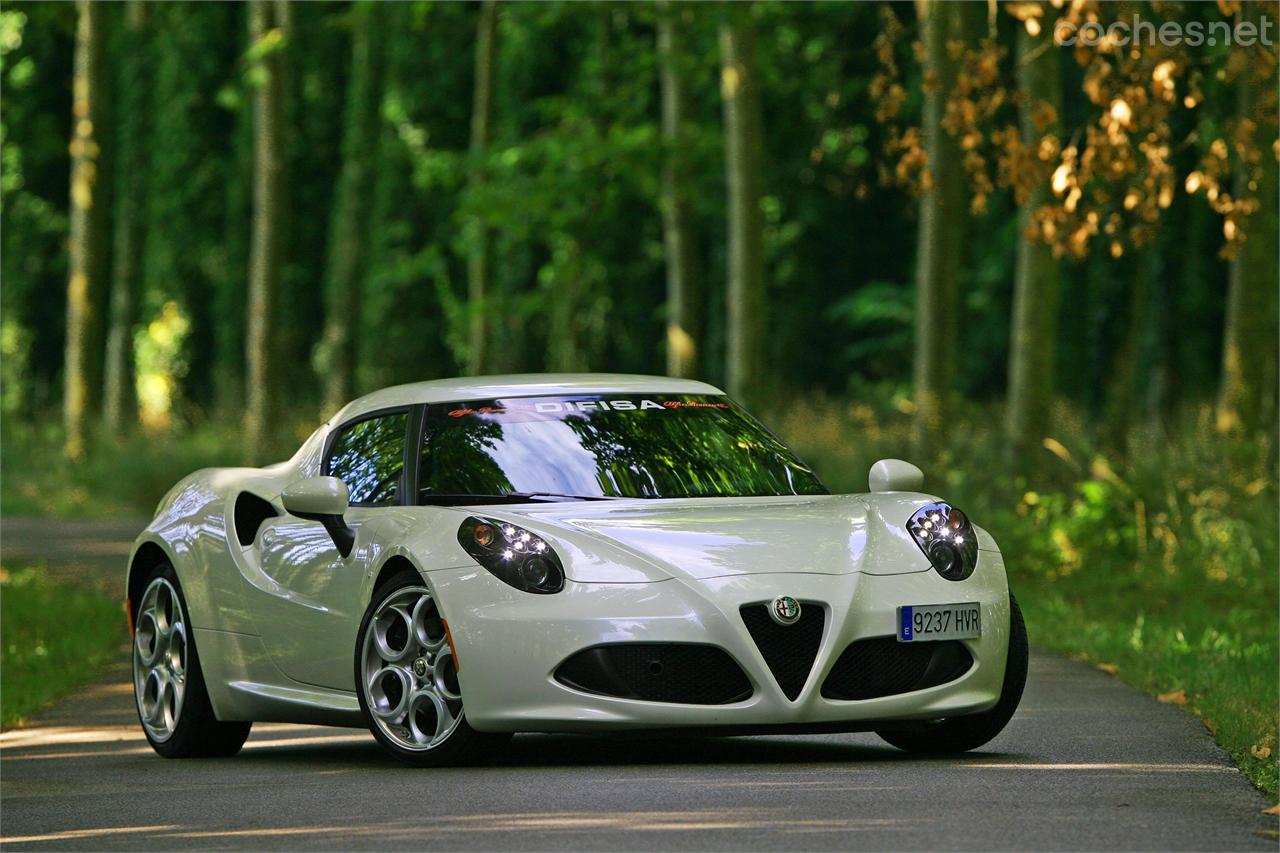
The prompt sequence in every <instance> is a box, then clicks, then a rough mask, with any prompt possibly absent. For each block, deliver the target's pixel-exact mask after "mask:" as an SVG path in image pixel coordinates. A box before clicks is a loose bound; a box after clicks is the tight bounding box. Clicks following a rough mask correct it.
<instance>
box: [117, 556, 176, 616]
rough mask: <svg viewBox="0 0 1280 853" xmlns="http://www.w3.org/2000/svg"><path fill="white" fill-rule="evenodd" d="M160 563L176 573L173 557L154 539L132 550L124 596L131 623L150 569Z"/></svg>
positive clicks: (135, 614)
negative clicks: (168, 566)
mask: <svg viewBox="0 0 1280 853" xmlns="http://www.w3.org/2000/svg"><path fill="white" fill-rule="evenodd" d="M161 563H168V564H169V565H171V566H174V571H177V564H176V563H175V561H174V559H173V555H172V554H170V553H169V551H168V549H167V548H166V547H165V546H164V545H163V544H162V543H160V542H157V541H156V540H154V539H148V540H145V541H143V542H141V543H139V544H138V546H137V547H136V548H134V550H133V555H132V556H131V557H130V558H129V573H128V575H127V577H126V580H125V596H126V600H127V601H128V603H129V620H130V624H132V623H133V618H134V617H135V616H137V611H138V599H140V598H141V597H142V592H143V585H144V584H145V583H146V580H147V576H148V575H149V574H150V573H151V571H152V569H154V568H155V567H156V566H158V565H160V564H161Z"/></svg>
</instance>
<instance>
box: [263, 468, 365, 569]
mask: <svg viewBox="0 0 1280 853" xmlns="http://www.w3.org/2000/svg"><path fill="white" fill-rule="evenodd" d="M280 500H281V501H282V502H283V503H284V508H285V511H286V512H288V513H289V514H290V515H296V516H297V517H298V518H305V519H307V520H308V521H318V522H320V523H321V524H323V525H324V529H325V530H326V531H328V533H329V538H331V539H332V540H333V544H334V546H336V547H337V549H338V553H339V554H341V555H342V556H343V557H344V558H345V557H348V556H350V554H351V549H352V548H353V547H355V544H356V534H355V531H354V530H352V529H351V528H350V527H348V526H347V522H346V520H345V519H344V518H343V517H342V514H343V513H345V512H346V511H347V507H348V506H350V500H349V497H348V494H347V484H346V483H344V482H342V481H341V480H339V479H338V478H337V477H308V478H307V479H305V480H299V481H297V482H296V483H293V484H292V485H290V486H289V487H288V488H286V489H285V490H284V492H282V493H281V495H280Z"/></svg>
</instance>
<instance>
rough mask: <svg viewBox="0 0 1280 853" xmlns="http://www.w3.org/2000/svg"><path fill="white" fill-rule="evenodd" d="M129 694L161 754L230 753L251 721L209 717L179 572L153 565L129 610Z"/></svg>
mask: <svg viewBox="0 0 1280 853" xmlns="http://www.w3.org/2000/svg"><path fill="white" fill-rule="evenodd" d="M133 624H134V630H133V695H134V699H135V701H136V704H137V708H138V720H139V721H140V722H141V723H142V730H143V731H144V732H145V733H146V735H147V741H148V742H149V743H150V744H151V748H152V749H154V750H155V751H156V752H158V753H160V754H161V755H163V756H164V757H165V758H208V757H215V756H227V755H235V754H236V753H237V752H239V751H240V747H241V746H243V745H244V741H245V738H247V737H248V736H249V728H250V726H251V725H252V723H224V722H220V721H219V720H218V718H217V717H215V716H214V713H213V706H212V705H211V704H210V703H209V693H208V691H207V690H206V689H205V683H204V675H203V673H202V672H201V670H200V656H199V655H198V654H196V644H195V637H194V636H193V632H192V630H191V621H190V619H189V617H188V614H187V607H186V603H185V602H184V601H183V599H182V587H181V586H180V585H179V583H178V575H177V574H176V573H175V572H174V571H173V567H172V566H170V565H169V564H168V563H162V564H160V565H159V566H157V567H156V568H155V569H154V570H153V571H152V573H151V576H150V577H149V578H148V579H147V582H146V585H145V586H144V587H143V592H142V596H141V597H140V598H139V599H138V601H137V604H136V607H135V610H134V620H133Z"/></svg>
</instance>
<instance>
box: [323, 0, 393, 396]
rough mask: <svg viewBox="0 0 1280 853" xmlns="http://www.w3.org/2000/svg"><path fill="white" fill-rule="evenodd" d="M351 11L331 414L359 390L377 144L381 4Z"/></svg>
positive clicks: (331, 286)
mask: <svg viewBox="0 0 1280 853" xmlns="http://www.w3.org/2000/svg"><path fill="white" fill-rule="evenodd" d="M351 11H352V38H351V79H350V82H349V84H348V89H347V107H346V116H345V128H344V132H343V139H342V173H341V174H340V175H339V177H338V187H337V191H336V193H335V196H336V197H335V200H334V207H333V219H332V221H331V223H330V236H329V258H328V263H327V268H328V282H327V285H328V287H327V288H326V290H327V292H328V296H329V310H328V316H327V317H326V320H325V336H324V346H323V347H322V354H323V358H322V359H320V361H321V364H320V367H321V368H322V371H323V375H324V379H325V412H326V416H327V415H331V414H333V413H334V412H336V411H338V409H340V408H341V407H342V406H343V405H344V404H345V403H347V402H348V401H349V400H350V399H351V398H352V396H353V395H354V385H355V379H354V377H355V368H356V334H357V330H358V329H359V327H360V306H361V304H362V301H361V299H360V290H361V287H360V285H361V281H362V280H363V278H364V276H365V273H366V271H367V269H368V263H367V259H368V257H369V247H368V243H369V216H370V212H371V208H372V204H371V201H372V198H373V193H372V187H371V183H372V177H373V166H374V161H375V151H376V149H377V144H378V106H379V100H378V93H379V91H380V79H381V57H380V55H379V51H378V46H377V40H378V39H379V38H380V36H381V32H380V22H379V20H378V18H379V17H380V15H379V7H378V4H376V3H359V4H356V5H355V6H353V7H352V10H351Z"/></svg>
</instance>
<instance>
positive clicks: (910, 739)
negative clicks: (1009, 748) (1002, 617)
mask: <svg viewBox="0 0 1280 853" xmlns="http://www.w3.org/2000/svg"><path fill="white" fill-rule="evenodd" d="M1029 657H1030V652H1029V649H1028V647H1027V626H1026V624H1025V623H1024V622H1023V621H1022V610H1021V608H1019V607H1018V600H1017V599H1016V598H1014V597H1013V593H1012V592H1011V593H1009V656H1008V659H1007V662H1006V663H1005V669H1004V686H1003V687H1002V688H1001V689H1000V700H999V701H998V702H996V704H995V707H994V708H992V709H991V710H989V711H983V712H982V713H981V714H969V715H967V716H964V717H952V718H951V719H947V720H942V721H940V722H937V723H932V724H929V725H927V726H925V727H923V728H913V729H906V728H904V729H885V730H877V731H876V734H878V735H879V736H880V737H881V738H882V739H884V740H886V741H888V742H889V743H890V744H892V745H893V746H896V747H898V749H905V750H906V751H907V752H933V753H946V752H968V751H969V750H971V749H977V748H978V747H980V746H983V745H985V744H986V743H988V742H989V741H991V739H992V738H994V737H995V736H996V735H998V734H1000V732H1001V731H1002V730H1003V729H1004V727H1005V726H1006V725H1008V723H1009V720H1010V719H1012V718H1013V712H1014V711H1016V710H1017V709H1018V703H1019V702H1020V701H1022V690H1023V688H1024V687H1025V686H1026V684H1027V662H1028V659H1029Z"/></svg>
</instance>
